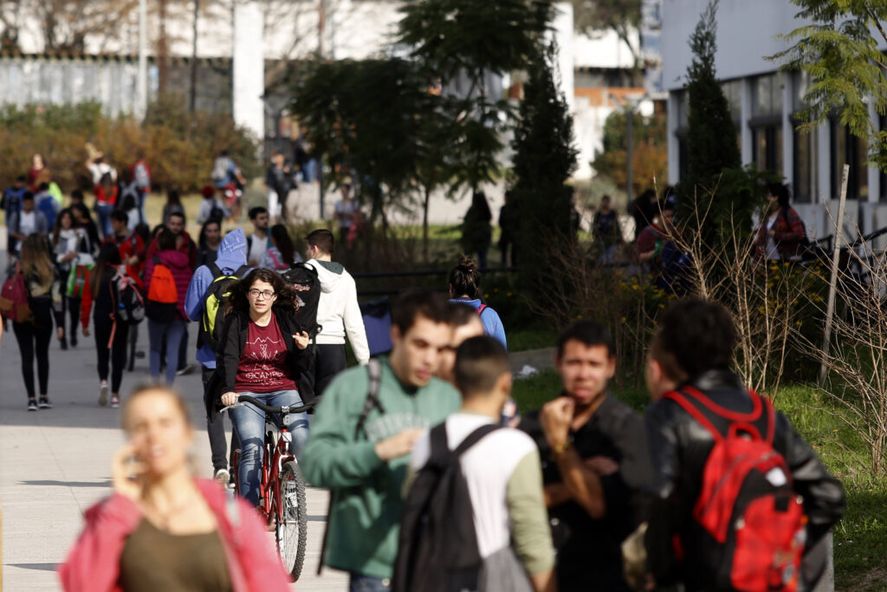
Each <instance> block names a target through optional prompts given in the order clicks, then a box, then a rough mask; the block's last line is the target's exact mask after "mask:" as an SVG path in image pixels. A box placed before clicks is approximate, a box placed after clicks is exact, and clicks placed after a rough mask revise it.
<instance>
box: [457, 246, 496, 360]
mask: <svg viewBox="0 0 887 592" xmlns="http://www.w3.org/2000/svg"><path fill="white" fill-rule="evenodd" d="M447 283H448V288H449V292H450V302H461V303H462V304H467V305H468V306H470V307H471V308H473V309H474V310H476V311H477V314H478V316H479V317H480V322H481V323H483V325H484V333H486V334H487V335H489V336H490V337H493V338H495V339H496V340H497V341H499V343H501V344H502V346H503V347H505V348H508V341H507V340H506V338H505V327H504V326H503V325H502V319H500V318H499V313H497V312H496V311H495V310H493V309H492V308H491V307H489V306H487V305H486V304H484V302H483V300H481V292H480V271H478V269H477V262H476V261H475V260H474V259H472V258H471V257H465V256H463V257H462V258H461V259H459V263H457V264H456V267H454V268H453V269H452V270H450V276H449V278H448V279H447Z"/></svg>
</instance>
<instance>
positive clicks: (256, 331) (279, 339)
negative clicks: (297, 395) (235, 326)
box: [234, 315, 297, 393]
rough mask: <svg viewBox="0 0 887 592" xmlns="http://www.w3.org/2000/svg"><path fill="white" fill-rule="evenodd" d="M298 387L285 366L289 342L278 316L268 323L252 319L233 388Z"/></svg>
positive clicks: (257, 390) (271, 389)
mask: <svg viewBox="0 0 887 592" xmlns="http://www.w3.org/2000/svg"><path fill="white" fill-rule="evenodd" d="M296 388H297V387H296V381H295V380H294V378H293V372H292V370H291V369H290V368H287V367H286V342H285V341H284V340H283V334H282V333H281V332H280V326H279V325H278V324H277V319H276V318H275V317H274V316H273V315H272V316H271V322H270V323H268V326H267V327H260V326H258V325H257V324H255V323H254V322H253V321H250V322H249V328H248V329H247V332H246V343H245V344H244V345H243V352H241V354H240V365H239V366H238V367H237V375H236V376H235V378H234V389H235V390H236V391H237V392H238V393H243V392H251V393H271V392H274V391H288V390H296Z"/></svg>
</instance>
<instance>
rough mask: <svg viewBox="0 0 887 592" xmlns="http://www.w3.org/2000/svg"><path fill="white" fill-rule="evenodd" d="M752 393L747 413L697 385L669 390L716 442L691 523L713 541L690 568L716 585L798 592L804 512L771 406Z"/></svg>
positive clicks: (732, 588)
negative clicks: (776, 444) (776, 442)
mask: <svg viewBox="0 0 887 592" xmlns="http://www.w3.org/2000/svg"><path fill="white" fill-rule="evenodd" d="M749 395H750V396H751V399H752V403H753V409H752V410H751V412H749V413H737V412H735V411H731V410H729V409H725V408H723V407H721V406H719V405H717V404H716V403H714V402H713V401H712V400H711V399H710V398H708V397H707V396H705V395H704V394H703V393H702V392H700V391H698V390H697V389H694V388H692V387H684V388H683V389H681V390H680V391H672V392H669V393H666V394H665V395H664V396H665V398H666V399H670V400H671V401H674V402H675V403H677V404H678V405H680V406H681V407H682V408H683V409H684V411H686V412H687V413H689V414H690V416H691V417H692V418H693V419H695V420H696V421H697V422H699V424H701V425H702V426H703V427H705V428H706V429H707V430H708V431H709V432H710V433H711V435H712V437H713V438H714V442H715V443H714V447H713V448H712V450H711V452H710V453H709V455H708V458H707V459H706V461H705V468H704V469H703V472H702V484H701V490H700V494H699V498H698V499H697V500H696V505H695V506H694V508H693V522H694V523H695V524H696V526H697V527H698V529H701V531H702V532H703V533H706V534H707V535H708V536H710V537H711V540H710V541H706V542H705V543H703V544H702V545H699V546H698V548H700V549H705V561H700V562H696V563H694V564H693V565H692V566H688V568H689V569H693V570H694V571H695V570H700V571H702V572H708V573H705V574H704V578H703V579H704V580H706V581H707V582H708V584H709V585H710V586H711V587H712V588H716V589H718V590H748V591H763V590H780V591H785V592H794V591H795V590H797V589H798V580H799V571H800V566H801V558H802V555H803V552H804V545H805V543H806V524H807V517H806V516H805V515H804V509H803V505H802V500H801V498H800V496H798V495H797V494H796V493H795V492H794V490H793V488H792V476H791V472H790V471H789V469H788V466H787V465H786V462H785V459H784V458H783V457H782V455H781V454H780V453H779V452H777V451H776V450H775V449H774V448H773V437H774V432H775V429H776V417H775V412H774V410H773V405H772V404H771V403H770V401H769V400H767V399H765V398H763V397H761V396H760V395H758V394H757V393H755V392H754V391H749ZM718 425H721V426H724V425H726V426H727V427H726V430H724V429H718V428H717V427H716V426H718ZM725 432H726V433H725ZM709 543H710V544H709ZM694 546H696V545H694Z"/></svg>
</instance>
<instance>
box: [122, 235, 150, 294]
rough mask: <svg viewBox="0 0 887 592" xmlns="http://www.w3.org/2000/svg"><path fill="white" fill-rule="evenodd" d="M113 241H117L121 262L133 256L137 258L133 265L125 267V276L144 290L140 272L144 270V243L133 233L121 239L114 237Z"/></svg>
mask: <svg viewBox="0 0 887 592" xmlns="http://www.w3.org/2000/svg"><path fill="white" fill-rule="evenodd" d="M115 240H116V241H117V250H118V251H120V260H121V261H127V260H128V259H129V258H130V257H132V256H133V255H135V256H136V257H138V258H139V261H138V263H136V264H135V265H129V264H127V265H126V275H128V276H129V277H131V278H132V279H134V280H135V281H136V284H138V286H139V288H144V282H143V281H142V272H143V271H144V269H145V241H144V240H142V237H140V236H139V235H138V234H136V233H134V232H131V233H130V234H129V236H127V237H126V238H123V239H120V238H117V237H115Z"/></svg>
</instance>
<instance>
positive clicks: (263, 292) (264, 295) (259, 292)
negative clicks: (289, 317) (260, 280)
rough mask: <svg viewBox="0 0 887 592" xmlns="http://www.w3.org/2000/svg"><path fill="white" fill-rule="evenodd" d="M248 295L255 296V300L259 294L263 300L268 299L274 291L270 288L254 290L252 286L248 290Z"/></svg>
mask: <svg viewBox="0 0 887 592" xmlns="http://www.w3.org/2000/svg"><path fill="white" fill-rule="evenodd" d="M249 295H250V297H251V298H255V299H256V300H258V299H259V296H261V297H262V298H264V299H265V300H270V299H271V297H272V296H274V292H272V291H271V290H256V289H255V288H253V289H252V290H250V291H249Z"/></svg>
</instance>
